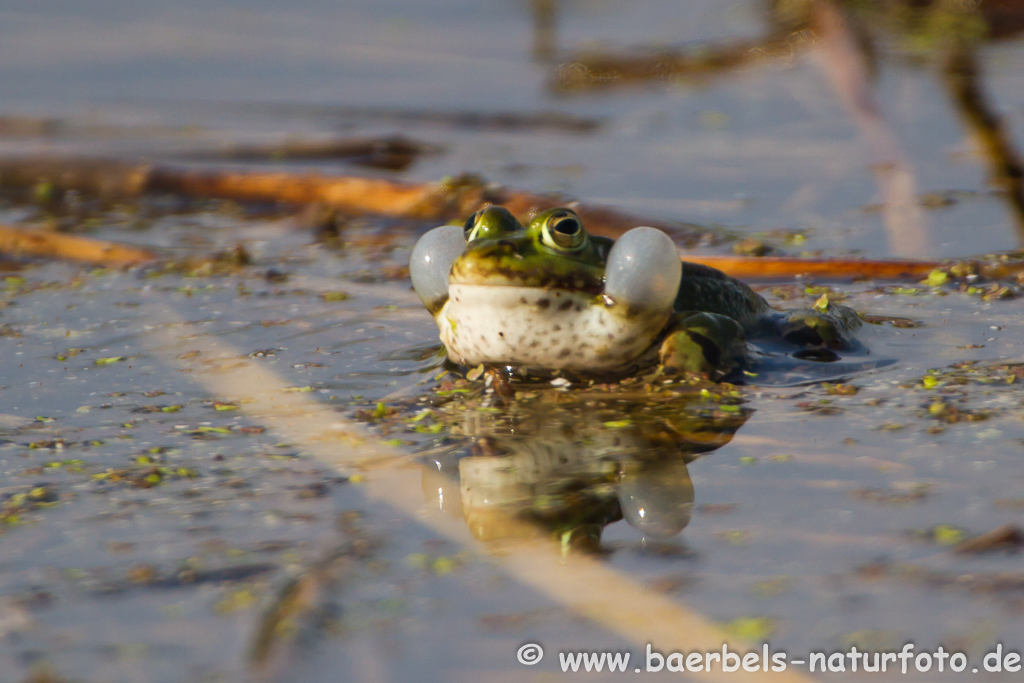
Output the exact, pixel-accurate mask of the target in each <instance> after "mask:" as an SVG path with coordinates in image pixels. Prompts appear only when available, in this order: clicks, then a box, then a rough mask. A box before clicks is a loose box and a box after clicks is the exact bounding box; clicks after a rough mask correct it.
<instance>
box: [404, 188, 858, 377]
mask: <svg viewBox="0 0 1024 683" xmlns="http://www.w3.org/2000/svg"><path fill="white" fill-rule="evenodd" d="M410 273H411V277H412V282H413V287H414V288H415V290H416V292H417V294H418V295H419V297H420V300H421V301H422V302H423V304H424V305H425V306H426V307H427V310H428V311H430V313H431V314H432V315H433V316H434V320H435V321H436V322H437V326H438V329H439V330H440V338H441V341H442V342H443V343H444V346H445V348H446V349H447V351H448V356H449V358H450V359H451V360H452V361H454V362H456V363H459V364H462V365H469V366H475V365H478V364H481V363H482V364H487V365H500V366H508V367H511V368H516V369H525V370H526V371H528V372H549V373H550V372H568V373H572V374H576V375H582V376H607V375H616V374H627V373H631V372H635V371H636V370H638V369H640V368H643V367H646V366H650V365H653V364H655V363H657V362H660V363H661V364H662V365H663V366H664V367H665V369H666V370H668V371H677V372H694V373H700V374H703V375H707V376H709V377H712V378H714V379H722V378H728V377H730V376H732V375H735V374H736V373H737V372H739V371H741V370H742V369H743V368H744V367H746V366H747V365H748V363H749V354H750V351H749V349H748V346H747V339H748V338H769V339H773V340H784V341H785V342H787V343H789V344H791V345H795V346H796V347H798V349H799V351H798V352H797V353H794V355H797V356H798V357H801V358H808V359H812V360H835V359H836V358H837V357H838V356H837V355H836V354H835V351H836V350H838V349H844V348H850V347H851V346H852V345H853V344H855V342H854V341H853V339H852V336H851V334H852V332H853V331H854V330H856V329H857V327H859V326H860V324H861V321H860V318H859V316H858V315H857V314H856V312H854V311H853V310H851V309H849V308H846V307H844V306H841V305H837V304H834V303H825V304H824V305H817V306H816V307H815V308H813V309H797V310H790V311H778V310H776V309H774V308H772V307H771V306H770V305H769V304H768V302H767V301H765V299H764V297H762V296H761V295H760V294H758V293H757V292H755V291H754V290H752V289H751V288H750V287H749V286H748V285H746V284H745V283H743V282H741V281H739V280H737V279H735V278H732V277H729V276H728V275H726V274H725V273H722V272H721V271H718V270H715V269H714V268H710V267H707V266H703V265H700V264H695V263H687V262H683V261H681V260H680V258H679V253H678V251H677V249H676V246H675V244H674V243H673V242H672V240H671V239H670V238H669V237H668V235H666V234H665V233H663V232H661V231H660V230H657V229H655V228H650V227H637V228H633V229H632V230H629V231H627V232H626V233H625V234H623V235H622V236H621V237H620V238H619V239H618V240H611V239H608V238H606V237H600V236H596V235H591V234H589V233H588V232H587V231H586V229H585V227H584V225H583V221H582V220H581V219H580V217H579V215H578V214H576V212H575V211H573V210H572V209H570V208H565V207H559V208H554V209H550V210H547V211H544V212H543V213H540V214H539V215H537V216H536V217H535V218H534V219H533V220H532V221H530V223H529V224H528V225H526V226H525V227H524V226H523V225H521V224H520V223H519V221H518V220H517V219H516V218H515V216H513V215H512V213H511V212H509V211H508V210H507V209H505V208H504V207H501V206H489V207H487V208H485V209H482V210H480V211H478V212H477V213H475V214H474V215H473V216H471V217H470V218H469V220H467V221H466V223H465V225H463V226H458V225H445V226H441V227H439V228H435V229H433V230H431V231H430V232H428V233H427V234H425V235H424V236H423V237H422V238H421V239H420V240H419V242H417V244H416V246H415V248H414V249H413V253H412V258H411V263H410Z"/></svg>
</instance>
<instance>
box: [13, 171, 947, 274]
mask: <svg viewBox="0 0 1024 683" xmlns="http://www.w3.org/2000/svg"><path fill="white" fill-rule="evenodd" d="M43 182H46V183H50V184H51V185H52V186H53V187H54V188H56V189H57V190H60V191H71V190H74V191H79V192H86V193H90V194H100V195H103V196H109V197H113V198H117V197H125V196H132V197H133V196H137V195H139V194H142V193H145V192H167V193H174V194H183V195H193V196H202V197H220V198H223V199H235V200H241V201H263V202H267V201H271V202H286V203H290V204H297V205H307V204H323V205H327V206H329V207H331V208H334V209H337V210H339V211H342V212H345V213H349V214H354V215H360V214H377V215H380V216H388V217H392V218H411V219H417V220H424V221H433V222H437V223H445V222H449V221H452V220H464V219H465V218H466V217H467V216H469V215H470V214H472V213H473V212H474V211H477V210H478V209H481V208H483V207H485V206H488V205H491V204H499V205H502V206H505V207H506V208H508V209H509V211H511V212H512V213H513V214H515V215H516V216H517V217H518V218H520V219H525V218H529V217H532V216H533V215H535V214H537V213H539V212H541V211H544V210H546V209H549V208H552V207H555V206H565V205H569V206H572V207H573V208H574V209H575V211H576V212H577V213H578V214H579V215H580V217H581V218H582V219H583V221H584V223H585V224H586V226H587V229H588V230H589V231H590V232H591V233H593V234H595V235H603V236H605V237H611V238H617V237H619V236H621V235H622V234H623V233H624V232H626V231H627V230H630V229H632V228H635V227H637V226H638V225H648V226H651V227H654V228H658V229H660V230H663V231H664V232H666V233H668V234H669V235H670V236H671V237H672V238H673V239H674V240H675V242H676V243H677V244H681V245H682V246H683V247H684V248H685V247H692V246H695V245H696V244H697V242H698V241H699V240H700V239H701V238H703V237H704V236H705V235H706V234H707V232H708V231H707V230H705V229H703V228H701V227H700V226H697V225H692V224H688V223H683V222H679V221H667V220H662V219H658V218H652V217H650V216H640V215H636V214H631V213H627V212H624V211H619V210H617V209H613V208H610V207H605V206H594V205H587V204H582V203H579V202H574V201H573V200H572V199H571V198H569V197H565V196H562V195H552V194H547V195H541V194H534V193H531V192H525V191H522V190H516V189H512V188H504V187H497V186H492V185H488V184H486V183H485V182H484V181H483V180H481V179H480V178H477V177H475V176H463V177H459V178H455V179H450V180H445V181H442V182H440V183H411V182H402V181H397V180H390V179H383V178H365V177H360V176H346V175H330V176H325V175H321V174H317V173H239V172H235V171H220V170H194V169H186V168H178V167H171V166H147V165H138V164H128V163H124V162H118V161H103V160H95V159H85V160H76V159H61V160H46V159H43V160H39V159H35V160H32V159H30V160H14V161H6V162H0V187H13V188H18V189H22V190H23V189H25V188H32V187H34V186H36V185H38V184H39V183H43ZM685 258H686V259H687V260H691V261H695V262H698V263H704V264H706V265H709V266H712V267H714V268H718V269H720V270H723V271H725V272H726V273H728V274H729V275H732V276H734V277H745V278H754V279H757V278H792V277H795V276H797V275H817V276H821V277H839V278H848V277H876V278H886V279H892V278H902V277H908V276H909V277H920V276H923V275H926V274H927V273H928V272H929V271H931V270H932V269H933V268H935V267H937V265H938V264H937V263H935V262H932V261H903V260H880V261H867V260H858V259H802V258H784V257H746V258H745V257H738V256H686V257H685Z"/></svg>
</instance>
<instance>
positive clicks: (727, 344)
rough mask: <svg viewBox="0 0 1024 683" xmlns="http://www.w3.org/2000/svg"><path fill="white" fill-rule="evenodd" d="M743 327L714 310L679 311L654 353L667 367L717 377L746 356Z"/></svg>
mask: <svg viewBox="0 0 1024 683" xmlns="http://www.w3.org/2000/svg"><path fill="white" fill-rule="evenodd" d="M746 352H747V345H746V336H745V335H744V333H743V327H742V326H741V325H740V324H739V323H738V322H736V321H735V320H733V319H732V318H729V317H726V316H724V315H718V314H716V313H690V314H687V313H682V314H680V317H679V321H678V322H677V323H676V325H675V326H674V327H673V329H672V331H671V332H670V333H669V335H668V336H667V337H666V338H665V341H663V342H662V344H661V349H660V350H659V352H658V356H659V358H660V360H661V364H662V365H664V366H665V369H666V370H668V371H674V372H695V373H699V374H703V375H707V376H708V377H710V378H711V379H715V380H717V379H721V378H722V377H725V376H726V375H728V374H729V373H730V372H732V371H733V370H736V369H737V368H739V367H741V366H742V365H743V364H744V362H745V360H746Z"/></svg>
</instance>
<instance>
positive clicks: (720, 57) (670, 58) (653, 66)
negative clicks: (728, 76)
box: [548, 31, 808, 93]
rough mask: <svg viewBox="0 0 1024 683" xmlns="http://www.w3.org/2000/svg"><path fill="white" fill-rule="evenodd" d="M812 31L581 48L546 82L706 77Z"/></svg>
mask: <svg viewBox="0 0 1024 683" xmlns="http://www.w3.org/2000/svg"><path fill="white" fill-rule="evenodd" d="M807 39H808V36H807V35H806V34H805V33H802V32H800V31H797V32H783V33H779V34H777V35H771V36H768V37H766V38H759V39H753V40H737V41H733V42H729V43H702V44H700V45H698V46H692V47H688V48H686V47H684V48H675V49H660V50H649V51H646V52H632V53H628V52H626V53H624V52H610V51H608V52H593V51H591V52H581V53H578V54H574V55H571V56H568V57H567V58H566V60H565V61H564V62H563V64H562V65H561V66H559V67H558V68H557V69H555V71H554V73H553V74H552V75H551V78H550V80H549V81H548V88H549V89H550V90H552V91H554V92H557V93H574V92H586V91H591V90H607V89H610V88H621V87H623V86H636V85H638V84H644V83H652V82H653V83H658V82H661V83H670V82H673V81H678V80H679V79H681V78H694V77H702V76H704V77H706V76H711V75H716V74H721V73H723V72H728V71H733V70H736V69H739V68H742V67H744V66H748V65H750V64H757V63H761V62H766V61H771V60H777V59H781V58H785V57H790V56H792V55H793V54H794V52H796V51H797V50H799V49H800V48H801V47H802V45H803V43H804V42H806V40H807Z"/></svg>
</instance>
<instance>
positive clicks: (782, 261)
mask: <svg viewBox="0 0 1024 683" xmlns="http://www.w3.org/2000/svg"><path fill="white" fill-rule="evenodd" d="M683 261H692V262H694V263H702V264H704V265H706V266H711V267H712V268H718V269H719V270H721V271H724V272H726V273H728V274H729V275H732V276H733V277H738V278H743V279H751V280H758V279H761V280H772V279H780V278H792V277H794V276H798V275H803V276H817V277H827V278H838V279H847V278H851V279H852V278H869V279H877V280H901V279H905V278H921V277H925V276H926V275H928V273H930V272H931V271H932V270H934V269H936V268H939V267H940V266H941V265H942V264H941V263H940V262H938V261H901V260H897V259H893V260H868V259H863V260H861V259H838V258H829V259H804V258H787V257H785V256H763V257H743V256H697V255H692V254H683ZM684 271H685V267H684Z"/></svg>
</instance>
